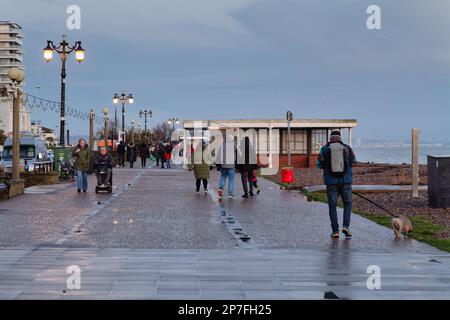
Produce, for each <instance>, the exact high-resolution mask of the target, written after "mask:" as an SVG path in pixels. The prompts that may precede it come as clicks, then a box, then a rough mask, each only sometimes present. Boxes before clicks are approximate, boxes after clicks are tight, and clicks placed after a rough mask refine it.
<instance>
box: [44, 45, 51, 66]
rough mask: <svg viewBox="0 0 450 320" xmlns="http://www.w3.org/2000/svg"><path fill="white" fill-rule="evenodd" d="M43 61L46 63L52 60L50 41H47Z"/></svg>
mask: <svg viewBox="0 0 450 320" xmlns="http://www.w3.org/2000/svg"><path fill="white" fill-rule="evenodd" d="M44 59H45V61H46V62H50V61H52V60H53V49H52V47H51V45H50V41H47V46H46V47H45V48H44Z"/></svg>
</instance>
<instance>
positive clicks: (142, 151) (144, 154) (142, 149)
mask: <svg viewBox="0 0 450 320" xmlns="http://www.w3.org/2000/svg"><path fill="white" fill-rule="evenodd" d="M139 156H140V157H141V166H142V168H145V167H146V166H147V158H148V156H149V148H148V145H147V144H146V143H145V142H144V141H143V142H142V143H141V144H140V145H139Z"/></svg>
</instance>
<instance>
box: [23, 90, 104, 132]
mask: <svg viewBox="0 0 450 320" xmlns="http://www.w3.org/2000/svg"><path fill="white" fill-rule="evenodd" d="M24 104H25V106H26V107H27V108H28V109H30V110H33V109H40V110H42V111H54V112H56V113H60V112H61V103H60V102H56V101H51V100H46V99H42V98H39V97H36V96H33V95H31V94H28V93H25V98H24ZM65 113H66V117H71V118H74V119H80V120H83V121H85V120H89V117H90V115H89V112H83V111H79V110H77V109H75V108H72V107H70V106H68V105H66V112H65ZM94 122H95V123H97V124H99V125H102V124H103V122H104V118H103V117H99V116H97V115H95V114H94Z"/></svg>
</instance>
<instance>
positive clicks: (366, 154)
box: [353, 144, 450, 164]
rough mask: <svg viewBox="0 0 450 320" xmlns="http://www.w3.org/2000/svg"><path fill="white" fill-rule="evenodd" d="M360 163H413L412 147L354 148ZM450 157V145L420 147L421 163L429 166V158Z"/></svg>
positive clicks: (362, 146) (361, 146)
mask: <svg viewBox="0 0 450 320" xmlns="http://www.w3.org/2000/svg"><path fill="white" fill-rule="evenodd" d="M353 150H354V151H355V154H356V158H357V160H358V161H359V162H374V163H389V164H402V163H411V158H412V151H411V146H364V145H359V146H353ZM428 155H433V156H448V157H450V145H447V144H445V145H421V146H419V163H420V164H427V156H428Z"/></svg>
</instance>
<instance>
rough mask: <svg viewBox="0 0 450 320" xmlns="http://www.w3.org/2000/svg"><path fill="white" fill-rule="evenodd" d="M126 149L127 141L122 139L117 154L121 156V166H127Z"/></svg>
mask: <svg viewBox="0 0 450 320" xmlns="http://www.w3.org/2000/svg"><path fill="white" fill-rule="evenodd" d="M125 151H126V146H125V142H123V140H122V141H120V143H119V145H118V146H117V155H118V156H119V166H120V167H125Z"/></svg>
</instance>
